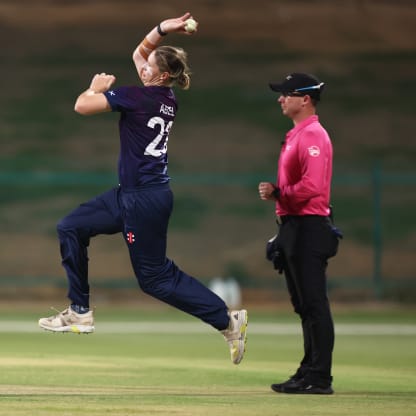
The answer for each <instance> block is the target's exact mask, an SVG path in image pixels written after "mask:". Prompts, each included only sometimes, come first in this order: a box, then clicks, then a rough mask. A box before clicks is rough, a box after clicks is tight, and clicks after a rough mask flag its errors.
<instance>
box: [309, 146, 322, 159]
mask: <svg viewBox="0 0 416 416" xmlns="http://www.w3.org/2000/svg"><path fill="white" fill-rule="evenodd" d="M308 152H309V154H310V155H311V156H312V157H318V156H319V155H320V154H321V149H320V148H319V147H318V146H311V147H308Z"/></svg>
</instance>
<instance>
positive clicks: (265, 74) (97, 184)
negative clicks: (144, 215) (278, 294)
mask: <svg viewBox="0 0 416 416" xmlns="http://www.w3.org/2000/svg"><path fill="white" fill-rule="evenodd" d="M187 10H190V11H191V12H192V13H193V15H194V17H195V18H196V19H197V20H199V22H200V26H199V31H198V33H197V35H195V36H192V37H185V36H179V35H169V36H168V37H167V38H166V40H165V43H168V44H174V45H178V46H182V47H184V48H185V49H186V50H187V52H188V53H189V60H190V64H191V67H192V70H193V78H192V87H191V89H190V90H189V91H185V92H178V97H179V100H180V113H179V115H178V118H177V121H176V123H175V126H174V128H173V130H172V134H171V137H170V141H169V155H170V173H171V175H172V177H173V181H172V187H173V189H174V191H175V193H176V206H175V212H174V215H173V218H172V227H171V233H170V239H169V255H170V256H171V257H172V258H174V259H175V261H176V262H177V263H178V264H179V265H180V266H181V267H183V268H184V269H185V270H187V271H188V272H190V273H193V274H195V275H196V276H198V277H201V278H203V279H209V278H211V277H213V276H225V277H226V276H230V275H232V276H235V277H236V278H237V279H238V280H239V281H240V282H241V283H242V284H243V285H244V286H245V287H247V288H249V289H250V290H251V289H252V288H257V291H259V289H263V290H264V291H265V292H268V289H269V288H270V287H272V286H275V285H278V284H280V283H277V280H276V277H275V275H274V273H273V272H272V271H271V269H270V266H269V265H268V264H267V263H266V261H265V260H264V243H265V240H266V239H267V238H268V237H269V236H271V235H272V234H273V233H274V223H273V206H272V205H271V204H265V203H262V202H260V201H259V200H258V199H257V192H256V187H257V182H258V181H259V180H261V179H265V180H271V181H272V180H273V179H274V176H275V170H276V160H277V155H278V151H279V145H280V141H281V140H282V137H283V135H284V133H285V131H287V130H288V129H289V128H290V122H289V121H288V120H286V119H284V118H283V117H282V116H281V114H280V109H279V107H278V105H277V104H276V98H277V97H276V95H275V94H273V93H272V92H271V91H269V90H268V87H267V84H268V82H269V81H273V80H274V81H277V80H280V79H282V78H283V77H284V76H285V75H286V74H287V73H290V72H294V71H302V72H311V73H314V74H316V75H317V76H318V77H319V78H321V79H322V80H323V81H325V82H326V90H325V94H324V97H323V101H322V103H321V105H320V108H319V114H320V117H321V121H322V122H323V124H324V125H325V126H326V128H327V129H328V131H329V133H330V135H331V137H332V139H333V142H334V149H335V171H334V191H333V202H334V205H335V207H336V213H337V222H338V224H339V226H340V227H341V228H342V229H343V231H344V233H345V235H346V238H345V239H344V241H343V242H342V246H341V250H340V253H339V255H338V256H337V258H336V259H334V260H333V261H332V262H331V264H330V268H329V272H330V275H331V278H332V282H333V290H334V291H337V293H338V294H339V296H343V295H345V293H344V292H345V290H346V288H347V289H350V292H351V290H352V293H353V296H354V297H355V296H363V295H364V294H366V295H368V293H369V294H370V296H372V295H374V294H375V293H379V294H380V293H382V294H383V296H393V297H396V298H399V299H403V298H409V297H412V298H413V295H412V293H413V292H412V291H413V289H412V288H413V286H412V285H413V282H414V278H415V275H416V267H415V266H414V261H413V256H414V251H415V250H414V249H415V247H416V226H415V221H414V211H415V208H416V197H415V192H414V191H415V187H416V180H415V176H416V173H415V172H416V170H415V161H416V142H415V139H414V134H413V128H412V127H413V123H414V115H415V105H414V96H415V93H416V81H415V79H416V78H415V76H414V74H415V72H416V29H415V25H414V22H415V20H416V19H415V18H416V4H415V3H414V2H413V1H410V0H409V1H405V0H401V1H400V0H399V1H387V0H385V1H382V0H379V1H376V0H367V1H365V0H361V1H360V0H355V1H352V0H347V1H338V0H331V1H330V0H315V1H313V0H309V1H306V0H305V1H301V0H291V1H289V0H286V1H285V0H262V1H257V2H253V1H246V0H228V1H214V0H200V1H193V2H186V1H176V0H175V1H169V2H167V1H153V2H151V3H149V2H144V1H130V0H121V1H109V0H102V1H98V0H89V1H88V0H82V1H81V0H80V1H77V0H72V1H64V0H60V1H52V0H51V1H46V0H39V1H25V0H20V1H19V2H16V1H11V0H10V1H4V0H2V1H0V34H1V39H2V42H1V44H2V47H1V56H2V59H1V65H0V74H1V79H2V98H3V99H2V100H1V102H0V106H1V114H2V116H1V118H0V131H1V135H0V137H1V144H2V145H1V154H0V161H1V165H0V180H1V184H2V189H3V192H2V195H1V197H0V198H1V200H0V201H1V204H0V225H1V228H0V239H1V252H0V264H1V265H2V266H1V267H2V270H1V271H0V274H1V275H2V276H3V279H2V282H3V285H6V286H7V287H8V289H7V290H4V291H3V293H6V292H7V293H9V292H10V291H11V292H13V287H15V286H16V285H19V284H20V285H21V286H22V287H23V288H29V287H31V286H36V284H37V283H39V282H46V283H45V284H48V285H52V286H53V285H54V284H58V285H59V284H61V283H62V284H64V278H63V271H62V270H61V267H60V264H59V248H58V246H57V243H56V237H55V223H56V222H57V221H58V219H59V218H60V217H61V216H62V215H64V214H65V213H66V212H68V211H69V210H70V209H72V208H73V207H75V206H76V205H77V204H78V203H79V202H81V201H83V200H85V199H89V198H90V197H92V196H93V195H95V194H96V193H98V192H101V191H104V190H106V189H107V188H109V187H110V186H113V185H114V184H116V183H117V182H116V177H115V168H116V161H117V153H118V134H117V115H115V114H105V115H100V116H95V117H91V118H85V117H81V116H79V115H77V114H75V113H74V112H73V104H74V101H75V98H76V97H77V95H78V94H79V93H80V92H81V91H82V90H84V89H86V88H87V87H88V85H89V82H90V80H91V78H92V76H93V75H94V74H95V73H97V72H102V71H104V72H108V73H114V74H115V75H116V76H117V85H123V84H134V83H137V82H138V79H137V75H136V73H135V69H134V66H133V63H132V60H131V53H132V51H133V50H134V48H135V47H136V46H137V44H138V43H139V42H140V41H141V39H142V38H143V37H144V35H146V33H147V32H148V31H149V30H150V28H151V27H152V26H153V25H155V24H157V23H158V22H159V21H161V20H163V19H164V18H167V17H174V16H179V15H181V14H182V13H183V12H185V11H187ZM90 266H91V281H92V285H100V284H103V282H107V283H108V286H111V285H112V284H113V283H114V282H116V284H117V282H118V284H119V285H123V284H124V285H129V284H131V285H132V286H134V285H135V283H134V278H133V277H132V272H131V269H130V265H129V260H128V256H127V253H126V252H125V248H124V245H123V242H122V240H121V238H120V237H111V238H110V237H102V238H100V239H96V240H94V241H93V244H92V245H91V262H90ZM380 279H381V281H382V285H383V286H382V287H381V289H382V290H381V291H379V292H377V290H375V289H374V286H373V283H374V281H380ZM57 282H61V283H57ZM126 282H130V283H126ZM409 287H410V288H411V290H410V291H409ZM19 293H20V294H21V293H22V291H19ZM409 293H410V294H411V295H410V296H409Z"/></svg>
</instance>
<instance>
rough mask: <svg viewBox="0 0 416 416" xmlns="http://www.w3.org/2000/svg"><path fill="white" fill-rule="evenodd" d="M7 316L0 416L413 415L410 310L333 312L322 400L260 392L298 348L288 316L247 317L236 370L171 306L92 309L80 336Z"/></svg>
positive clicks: (217, 343) (218, 342)
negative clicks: (329, 368)
mask: <svg viewBox="0 0 416 416" xmlns="http://www.w3.org/2000/svg"><path fill="white" fill-rule="evenodd" d="M46 313H48V312H46ZM12 316H13V314H7V313H6V312H5V313H3V314H2V319H1V320H0V331H1V335H0V336H1V340H2V342H1V344H0V361H1V372H0V415H8V416H9V415H13V416H26V415H27V416H28V415H31V416H34V415H43V416H49V415H51V416H52V415H53V416H57V415H105V414H111V415H113V416H118V415H168V414H169V415H172V414H178V415H192V416H195V415H210V416H211V415H227V416H234V415H271V416H272V415H273V416H278V415H279V416H285V415H291V416H292V415H340V416H343V415H366V416H371V415H377V416H378V415H400V416H406V415H409V416H410V415H415V414H416V401H415V394H416V371H415V370H416V325H415V324H414V320H413V316H414V311H413V312H409V311H407V312H397V311H395V312H394V313H388V312H384V313H382V314H372V313H365V314H364V313H360V312H357V311H356V312H354V313H338V314H337V313H336V314H335V319H336V323H337V326H336V328H337V332H338V335H337V339H336V349H335V354H334V389H335V392H336V393H335V395H333V396H291V395H283V394H276V393H274V392H272V391H271V390H270V388H269V385H270V384H271V383H272V382H277V381H280V380H283V379H284V378H285V377H287V376H288V375H290V374H291V372H293V370H294V369H295V366H296V363H297V361H298V359H299V357H300V353H301V352H300V345H301V338H300V335H299V333H298V325H297V322H296V320H295V319H294V318H292V316H291V314H290V313H289V312H283V313H281V314H279V313H273V314H271V313H252V314H251V315H250V322H249V330H251V332H249V339H248V345H247V353H246V357H245V359H244V360H243V362H242V363H241V364H240V365H239V366H235V365H233V364H232V363H231V362H230V360H229V355H228V354H229V353H228V349H227V347H226V344H225V342H224V341H223V340H222V337H221V336H219V335H218V334H217V333H216V332H215V331H214V330H212V329H211V328H210V327H208V326H206V325H204V324H201V323H199V322H198V321H197V320H195V319H193V318H190V317H187V316H185V315H183V314H180V313H177V312H176V311H173V310H171V309H167V310H166V309H162V310H157V311H147V312H146V311H138V310H128V309H125V310H117V311H111V310H106V311H102V312H100V313H97V314H96V317H97V318H96V320H97V322H96V333H95V334H92V335H74V334H65V335H61V334H52V333H47V332H42V331H40V330H38V329H37V325H36V321H37V319H38V317H39V316H41V315H39V310H36V311H35V312H33V313H31V312H29V311H26V312H24V313H22V314H21V315H18V316H17V317H16V315H14V316H13V318H14V320H13V321H11V320H10V319H11V317H12ZM16 319H17V320H16ZM368 325H369V326H368ZM268 331H269V333H267V332H268ZM370 332H371V333H370Z"/></svg>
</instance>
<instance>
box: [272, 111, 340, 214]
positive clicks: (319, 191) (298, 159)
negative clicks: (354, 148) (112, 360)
mask: <svg viewBox="0 0 416 416" xmlns="http://www.w3.org/2000/svg"><path fill="white" fill-rule="evenodd" d="M331 178H332V144H331V140H330V138H329V136H328V133H327V132H326V130H325V129H324V128H323V127H322V126H321V124H320V123H319V118H318V116H317V115H313V116H310V117H308V118H307V119H305V120H303V121H302V122H301V123H299V124H297V125H296V126H295V127H294V128H293V129H292V130H290V131H289V132H288V133H287V134H286V140H285V142H284V144H283V146H282V149H281V152H280V157H279V164H278V172H277V186H278V187H279V188H280V198H279V201H277V202H276V214H277V215H280V216H283V215H323V216H327V215H329V200H330V187H331Z"/></svg>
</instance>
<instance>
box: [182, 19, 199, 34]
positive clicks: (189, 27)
mask: <svg viewBox="0 0 416 416" xmlns="http://www.w3.org/2000/svg"><path fill="white" fill-rule="evenodd" d="M197 26H198V23H197V22H196V21H195V20H194V19H187V20H186V21H185V30H186V31H187V32H189V33H191V32H195V30H196V27H197Z"/></svg>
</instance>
